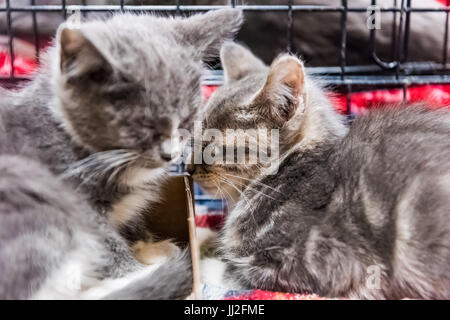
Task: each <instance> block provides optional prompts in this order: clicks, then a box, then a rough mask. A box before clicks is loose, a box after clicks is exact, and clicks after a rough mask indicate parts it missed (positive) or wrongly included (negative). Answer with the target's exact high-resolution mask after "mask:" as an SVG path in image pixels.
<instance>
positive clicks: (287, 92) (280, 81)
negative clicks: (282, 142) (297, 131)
mask: <svg viewBox="0 0 450 320" xmlns="http://www.w3.org/2000/svg"><path fill="white" fill-rule="evenodd" d="M304 87H305V72H304V67H303V63H302V62H301V61H300V60H299V59H297V58H296V57H293V56H290V55H283V56H280V57H279V58H277V59H275V61H274V62H273V63H272V65H271V66H270V71H269V75H268V76H267V80H266V83H265V84H264V87H263V88H262V89H261V91H260V92H259V93H258V95H257V96H256V98H255V100H254V103H255V105H257V106H258V108H260V110H261V112H263V113H265V114H266V115H267V116H269V117H270V118H271V119H272V120H273V121H274V122H275V123H276V124H277V125H279V126H283V125H284V124H285V123H286V122H287V121H289V120H290V119H291V118H292V117H293V115H294V114H295V112H296V111H297V108H298V106H299V105H300V104H302V103H304V99H305V88H304Z"/></svg>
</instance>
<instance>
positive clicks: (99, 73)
mask: <svg viewBox="0 0 450 320" xmlns="http://www.w3.org/2000/svg"><path fill="white" fill-rule="evenodd" d="M87 76H88V79H89V80H90V81H92V82H96V83H102V82H106V81H107V80H108V76H109V72H108V70H106V69H105V68H99V69H96V70H94V71H91V72H89V73H88V75H87Z"/></svg>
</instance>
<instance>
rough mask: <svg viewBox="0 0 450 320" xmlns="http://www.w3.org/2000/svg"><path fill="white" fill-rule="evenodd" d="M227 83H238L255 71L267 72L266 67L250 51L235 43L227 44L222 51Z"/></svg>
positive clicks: (221, 59) (221, 58)
mask: <svg viewBox="0 0 450 320" xmlns="http://www.w3.org/2000/svg"><path fill="white" fill-rule="evenodd" d="M220 61H221V63H222V67H223V71H224V75H225V82H233V81H237V80H239V79H241V78H243V77H245V76H246V75H248V74H250V73H251V72H253V71H257V70H265V69H266V68H267V67H266V65H265V64H264V63H263V62H262V61H261V60H260V59H259V58H257V57H256V56H255V55H254V54H253V53H252V52H251V51H250V50H248V49H246V48H244V47H243V46H241V45H238V44H237V43H234V42H231V41H229V42H226V43H225V44H224V45H223V46H222V49H221V50H220Z"/></svg>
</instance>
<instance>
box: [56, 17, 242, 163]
mask: <svg viewBox="0 0 450 320" xmlns="http://www.w3.org/2000/svg"><path fill="white" fill-rule="evenodd" d="M241 23H242V13H241V12H240V11H239V10H233V9H225V10H218V11H213V12H208V13H206V14H202V15H196V16H193V17H190V18H187V19H181V18H175V19H173V18H162V17H155V16H151V15H132V14H120V15H116V16H114V17H112V18H111V19H109V20H106V21H91V22H86V23H82V24H80V25H79V26H78V27H77V28H73V27H71V25H70V23H66V24H63V25H62V26H61V27H60V28H59V30H58V36H57V52H58V61H59V63H57V64H55V65H54V70H53V71H54V72H53V82H54V87H55V88H56V90H55V93H56V99H57V101H56V103H55V105H56V108H55V109H56V110H55V111H56V113H57V114H58V115H59V116H60V117H61V119H62V120H63V124H64V126H65V127H66V128H67V130H68V132H69V133H70V134H71V135H72V137H73V138H74V139H75V140H76V141H77V142H78V143H80V144H81V145H82V146H84V147H85V148H86V149H88V150H89V151H91V152H94V153H95V152H99V151H108V150H117V149H120V150H128V151H132V152H134V153H136V154H139V155H140V156H141V158H142V159H145V166H147V167H159V166H161V165H163V164H164V163H166V162H169V161H171V160H172V159H173V158H174V157H175V154H176V153H177V151H180V150H179V149H181V148H180V147H181V146H177V145H176V143H174V141H173V139H172V137H173V135H174V133H175V131H176V130H177V129H178V128H186V129H189V128H190V126H191V125H192V124H193V121H194V119H195V118H196V117H197V116H198V115H199V114H201V111H202V100H201V94H200V85H201V75H202V72H203V64H202V60H203V61H204V60H205V59H208V58H210V57H212V56H214V55H217V54H218V51H219V49H220V46H221V44H222V42H223V41H224V40H226V39H229V38H231V37H233V35H234V33H235V32H236V31H237V30H238V28H239V26H240V24H241Z"/></svg>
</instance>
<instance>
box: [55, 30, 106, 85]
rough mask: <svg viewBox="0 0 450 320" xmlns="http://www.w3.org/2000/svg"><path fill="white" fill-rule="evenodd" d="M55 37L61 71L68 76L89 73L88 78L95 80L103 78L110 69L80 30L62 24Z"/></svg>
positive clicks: (74, 76)
mask: <svg viewBox="0 0 450 320" xmlns="http://www.w3.org/2000/svg"><path fill="white" fill-rule="evenodd" d="M57 39H58V42H59V49H60V69H61V73H63V74H65V75H66V76H68V78H78V77H80V76H83V75H89V77H88V79H89V80H92V81H95V82H100V81H104V80H105V78H106V77H107V76H108V74H109V71H110V68H109V64H108V63H107V60H106V59H105V57H104V56H103V55H102V54H101V53H100V51H99V50H98V49H97V48H96V47H95V46H94V45H93V43H92V42H91V41H90V40H89V39H87V38H86V37H85V36H84V35H83V33H82V32H81V30H79V29H70V28H68V27H65V26H62V27H61V28H60V29H59V30H58V36H57Z"/></svg>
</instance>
